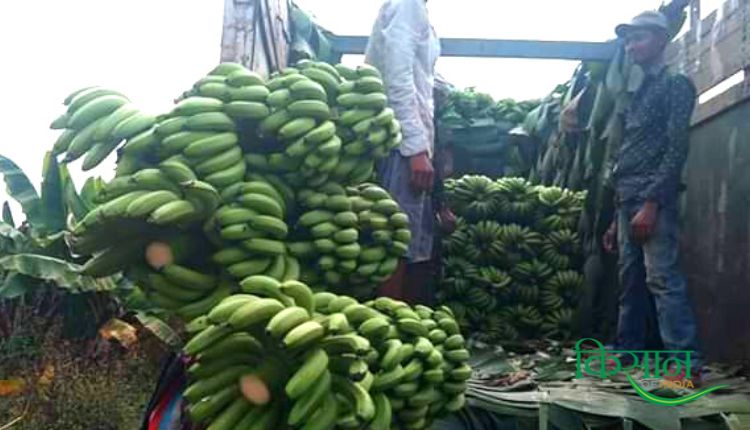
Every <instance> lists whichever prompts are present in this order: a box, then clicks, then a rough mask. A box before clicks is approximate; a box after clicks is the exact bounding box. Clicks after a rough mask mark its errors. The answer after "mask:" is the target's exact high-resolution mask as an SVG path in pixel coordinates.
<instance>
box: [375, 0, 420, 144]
mask: <svg viewBox="0 0 750 430" xmlns="http://www.w3.org/2000/svg"><path fill="white" fill-rule="evenodd" d="M392 12H393V15H392V18H391V20H390V21H389V22H388V23H387V24H386V27H385V28H384V29H383V32H382V34H383V38H384V46H383V57H384V58H383V59H384V61H383V70H382V72H383V78H384V81H385V84H386V88H387V92H388V101H389V103H390V106H391V108H392V109H393V110H394V112H395V113H396V118H397V119H398V120H399V121H400V122H401V129H402V134H403V141H402V142H401V148H400V151H401V154H402V155H403V156H405V157H410V156H412V155H416V154H419V153H421V152H426V151H429V148H430V142H429V137H428V134H427V130H425V129H424V126H423V124H422V122H421V121H420V118H419V110H418V104H417V88H416V85H415V82H414V66H415V63H416V61H417V50H418V48H419V45H420V44H421V43H423V42H424V39H425V38H426V37H429V21H428V17H427V11H426V9H425V7H424V4H423V3H422V0H402V1H399V2H397V3H396V4H395V5H394V10H393V11H392Z"/></svg>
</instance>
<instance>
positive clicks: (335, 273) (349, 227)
mask: <svg viewBox="0 0 750 430" xmlns="http://www.w3.org/2000/svg"><path fill="white" fill-rule="evenodd" d="M298 195H299V199H300V202H299V204H300V206H302V207H304V208H305V212H304V213H302V214H301V215H300V217H299V219H298V221H297V226H296V230H297V231H296V233H297V234H296V239H298V240H297V241H296V242H294V243H292V244H290V245H289V249H290V252H291V253H292V254H293V255H295V256H296V257H298V258H301V259H304V260H305V261H306V262H307V263H308V265H309V266H310V267H313V268H315V269H316V270H314V271H311V272H310V273H308V274H307V275H306V276H304V277H303V278H302V279H303V280H305V281H307V282H311V284H312V285H316V289H322V288H321V287H317V286H319V285H321V284H322V285H332V284H339V283H340V282H341V280H342V277H343V276H345V275H347V274H349V273H352V272H353V271H354V270H356V268H357V259H358V258H359V256H360V254H361V251H362V249H361V246H360V245H359V236H360V229H359V220H358V218H357V214H356V213H354V212H352V203H351V201H350V199H349V197H348V196H347V195H346V190H345V189H344V188H342V187H341V186H339V185H338V184H334V183H328V184H326V185H325V186H323V187H321V188H320V189H319V190H317V191H314V190H310V189H304V190H301V191H300V192H299V194H298Z"/></svg>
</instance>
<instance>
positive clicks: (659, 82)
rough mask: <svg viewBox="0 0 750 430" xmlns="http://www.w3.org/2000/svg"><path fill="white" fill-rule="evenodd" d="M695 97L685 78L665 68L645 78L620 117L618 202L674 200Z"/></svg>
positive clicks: (663, 202) (616, 172)
mask: <svg viewBox="0 0 750 430" xmlns="http://www.w3.org/2000/svg"><path fill="white" fill-rule="evenodd" d="M695 98H696V90H695V86H694V85H693V83H692V82H691V81H690V79H689V78H687V77H686V76H684V75H680V74H673V73H671V72H670V71H669V70H668V69H667V68H666V67H664V66H661V67H659V68H657V69H655V70H654V71H651V72H649V73H647V74H646V77H645V79H644V81H643V84H642V85H641V87H640V88H639V90H638V91H637V92H636V93H635V94H634V96H633V98H632V100H631V103H630V105H629V106H628V108H627V109H626V111H625V112H624V114H623V115H624V118H623V120H624V129H625V134H624V137H623V142H622V145H621V146H620V149H619V152H618V154H617V159H616V164H615V166H614V170H613V178H614V180H615V187H616V190H617V197H618V200H619V201H621V202H645V201H654V202H656V203H658V204H659V205H669V204H673V203H674V202H675V201H676V199H677V193H678V189H679V184H680V177H681V174H682V168H683V166H684V164H685V160H686V159H687V153H688V132H689V129H690V118H691V116H692V113H693V108H694V107H695Z"/></svg>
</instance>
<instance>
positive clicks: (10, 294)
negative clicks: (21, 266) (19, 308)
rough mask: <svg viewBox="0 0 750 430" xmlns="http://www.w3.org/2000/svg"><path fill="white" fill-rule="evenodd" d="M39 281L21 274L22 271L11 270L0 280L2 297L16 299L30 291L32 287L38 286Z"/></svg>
mask: <svg viewBox="0 0 750 430" xmlns="http://www.w3.org/2000/svg"><path fill="white" fill-rule="evenodd" d="M37 284H38V281H37V280H35V279H33V278H29V277H28V276H24V275H21V274H20V273H16V272H10V273H8V274H7V275H6V276H5V278H4V279H2V280H1V282H0V299H15V298H17V297H21V296H23V295H24V294H26V293H28V292H29V290H30V289H31V288H34V287H36V285H37Z"/></svg>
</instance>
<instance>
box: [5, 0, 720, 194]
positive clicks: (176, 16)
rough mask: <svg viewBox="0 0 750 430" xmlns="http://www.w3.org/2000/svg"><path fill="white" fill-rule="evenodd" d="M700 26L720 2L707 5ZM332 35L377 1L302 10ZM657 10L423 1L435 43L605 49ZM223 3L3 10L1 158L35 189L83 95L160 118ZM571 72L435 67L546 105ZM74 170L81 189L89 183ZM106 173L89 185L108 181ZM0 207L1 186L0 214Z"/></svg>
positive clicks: (547, 2) (608, 3) (364, 21)
mask: <svg viewBox="0 0 750 430" xmlns="http://www.w3.org/2000/svg"><path fill="white" fill-rule="evenodd" d="M702 1H703V4H704V6H703V12H704V15H705V14H707V12H710V10H712V9H715V8H716V6H717V5H718V4H719V3H720V1H721V0H702ZM297 3H298V4H299V5H300V6H302V7H303V8H305V9H307V10H308V11H310V12H312V13H313V14H315V15H316V16H317V18H318V19H319V22H320V23H321V24H323V25H325V26H326V27H328V28H329V29H330V30H332V31H334V32H336V33H339V34H353V35H366V34H368V33H369V31H370V28H371V26H372V22H373V21H374V19H375V15H376V14H377V10H378V7H379V5H380V3H381V0H297ZM659 3H660V0H565V1H563V0H523V1H521V0H516V1H503V0H461V1H456V0H429V2H428V7H429V8H430V13H431V19H432V21H433V24H434V26H435V28H436V30H437V32H438V34H439V35H440V36H443V37H477V38H508V39H543V40H545V39H546V40H590V41H603V40H606V39H608V38H611V37H612V34H613V33H612V31H613V30H612V29H613V27H614V25H615V24H617V23H618V22H620V21H622V20H627V19H629V18H630V17H631V16H632V15H634V14H636V13H638V12H639V11H641V10H644V9H653V8H656V7H658V6H659ZM223 4H224V1H223V0H129V1H113V0H64V1H60V0H36V1H33V2H32V1H10V0H5V1H1V2H0V53H2V56H3V60H4V61H3V65H2V67H0V82H2V83H3V87H2V103H0V118H1V119H0V132H1V134H0V136H2V138H1V139H0V154H3V155H5V156H7V157H10V158H11V159H13V160H14V161H15V162H16V163H17V164H19V165H20V166H21V168H22V169H23V170H24V171H26V172H27V174H28V175H29V176H30V177H31V179H32V181H33V182H35V184H37V183H38V182H39V181H40V180H41V163H42V155H43V154H44V152H45V151H46V150H48V149H49V148H51V146H52V143H53V142H54V139H55V138H56V136H57V133H56V132H54V131H52V130H49V128H48V126H49V123H50V122H51V121H52V119H54V118H55V117H56V116H58V115H59V114H60V113H62V105H61V102H62V100H63V98H64V97H65V96H66V95H67V94H68V93H69V92H71V91H73V90H75V89H77V88H80V87H83V86H88V85H103V86H107V87H110V88H113V89H117V90H120V91H122V92H124V93H125V94H127V95H128V96H130V98H131V99H132V100H133V101H134V102H135V103H137V104H138V105H139V106H142V107H143V108H144V109H148V110H152V111H154V112H156V113H160V112H163V111H165V110H167V109H168V108H169V106H170V104H171V102H172V100H173V99H174V97H176V96H177V95H179V94H180V93H181V92H182V91H184V90H185V89H187V88H189V87H190V86H191V85H192V83H193V82H194V81H196V80H197V79H199V78H200V77H201V76H202V75H204V74H205V73H206V72H207V71H208V70H210V69H211V68H212V67H213V66H214V65H215V64H216V63H217V62H218V60H219V51H220V40H221V28H222V15H223ZM575 65H576V63H575V62H565V61H541V60H499V59H466V58H461V59H456V58H444V59H441V60H440V62H439V64H438V68H439V71H440V72H441V73H442V74H443V75H444V76H445V77H446V78H448V79H449V80H450V81H451V82H453V83H454V84H456V85H457V86H459V87H468V86H475V87H477V88H478V89H479V90H481V91H486V92H489V93H490V94H492V95H493V96H495V97H496V98H503V97H514V98H517V99H526V98H536V97H542V96H544V95H546V94H547V93H549V91H550V90H551V89H552V88H553V87H554V86H555V85H557V84H558V83H561V82H564V81H565V80H566V79H567V78H568V77H569V76H570V74H571V73H572V71H573V69H574V67H575ZM78 165H79V163H76V164H74V165H73V167H72V170H73V172H74V176H75V177H76V178H77V179H78V180H77V183H78V185H79V186H80V185H81V184H82V182H83V179H84V178H86V177H87V176H88V175H89V174H88V173H86V174H80V173H77V172H78V171H79V168H78ZM112 165H113V163H112V162H111V160H110V161H109V162H107V163H104V165H103V166H101V167H100V168H99V169H97V170H96V171H95V172H94V173H95V174H102V175H104V176H105V177H108V176H110V175H111V170H112ZM6 199H7V196H6V194H5V191H4V186H0V203H1V202H2V201H4V200H6Z"/></svg>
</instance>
